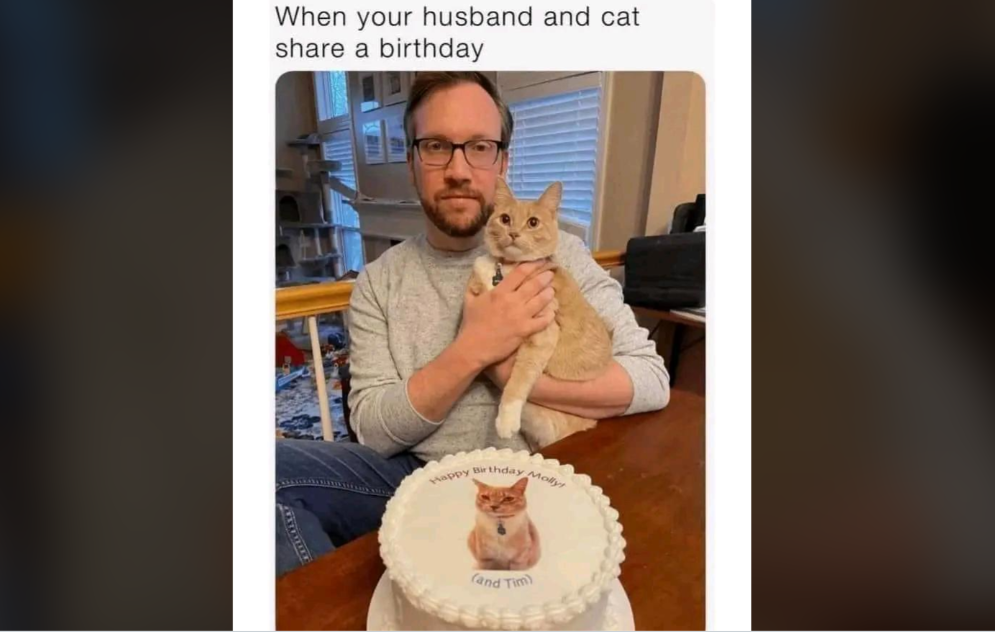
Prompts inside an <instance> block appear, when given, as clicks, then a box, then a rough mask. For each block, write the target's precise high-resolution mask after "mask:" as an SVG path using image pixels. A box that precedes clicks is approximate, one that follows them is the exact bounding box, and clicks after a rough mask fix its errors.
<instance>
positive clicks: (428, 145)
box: [412, 138, 505, 169]
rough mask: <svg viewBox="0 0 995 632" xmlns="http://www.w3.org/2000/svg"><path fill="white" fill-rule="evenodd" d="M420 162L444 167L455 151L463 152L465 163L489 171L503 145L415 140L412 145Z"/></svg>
mask: <svg viewBox="0 0 995 632" xmlns="http://www.w3.org/2000/svg"><path fill="white" fill-rule="evenodd" d="M412 144H413V145H414V146H415V149H417V150H418V156H419V157H420V158H421V161H422V162H423V163H425V164H426V165H429V166H430V167H446V166H448V165H449V163H450V162H451V161H452V159H453V153H454V152H455V151H456V150H457V149H462V150H463V157H464V158H466V162H467V163H468V164H469V165H470V166H471V167H474V168H476V169H489V168H491V167H493V166H494V165H495V164H496V163H497V159H498V156H499V155H500V154H501V150H502V149H504V148H505V144H504V143H503V142H502V141H499V140H487V139H477V140H468V141H466V142H465V143H453V142H451V141H448V140H446V139H444V138H416V139H415V141H414V143H412Z"/></svg>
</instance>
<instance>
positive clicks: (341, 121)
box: [311, 71, 366, 267]
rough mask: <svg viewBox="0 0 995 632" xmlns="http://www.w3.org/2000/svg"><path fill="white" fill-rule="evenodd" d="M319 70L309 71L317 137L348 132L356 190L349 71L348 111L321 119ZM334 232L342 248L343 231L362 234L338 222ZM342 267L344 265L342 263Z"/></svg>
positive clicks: (362, 246)
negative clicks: (312, 90) (312, 88)
mask: <svg viewBox="0 0 995 632" xmlns="http://www.w3.org/2000/svg"><path fill="white" fill-rule="evenodd" d="M319 72H320V71H313V72H312V73H311V80H312V83H313V86H314V117H315V120H316V121H317V127H318V137H319V138H320V140H321V142H322V143H325V141H327V140H329V139H330V138H331V136H332V134H337V133H341V132H346V133H348V134H349V137H350V142H351V144H352V164H353V174H352V175H353V180H354V181H355V183H356V187H357V190H358V187H359V170H358V169H357V168H356V162H357V161H358V160H359V156H358V155H357V149H356V143H355V134H353V133H352V103H351V101H350V95H349V75H350V73H349V72H348V71H347V72H346V84H345V85H346V102H348V103H349V112H348V113H347V114H342V115H340V116H334V117H332V118H328V119H324V120H321V119H319V118H318V117H319V116H320V113H319V112H318V94H319V90H322V86H321V85H320V82H319V79H318V73H319ZM335 232H336V233H337V234H338V238H337V241H338V243H339V244H341V245H342V247H343V250H344V249H345V235H344V234H343V233H345V232H356V233H360V235H362V231H361V229H360V228H354V227H352V226H342V225H340V224H336V226H335ZM359 245H360V258H361V259H362V261H363V263H364V265H365V262H366V244H365V243H364V241H363V240H362V239H360V242H359ZM341 254H342V261H343V264H344V262H345V252H342V253H341ZM343 267H344V265H343Z"/></svg>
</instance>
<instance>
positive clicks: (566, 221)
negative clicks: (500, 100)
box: [505, 73, 602, 243]
mask: <svg viewBox="0 0 995 632" xmlns="http://www.w3.org/2000/svg"><path fill="white" fill-rule="evenodd" d="M509 74H513V75H515V77H514V80H515V82H516V83H521V81H522V77H521V75H525V73H509ZM511 80H512V78H511V77H508V78H507V79H506V81H511ZM505 96H506V97H507V99H508V102H509V107H510V108H511V112H512V115H513V116H514V118H515V133H514V135H513V136H512V141H511V147H510V156H511V166H510V168H509V170H508V184H509V185H510V186H511V188H512V190H513V191H514V192H515V195H516V196H520V197H523V198H526V199H536V198H538V197H539V196H540V195H541V194H542V192H543V191H544V190H545V189H546V187H547V186H549V184H550V183H552V182H554V181H557V180H558V181H560V182H562V183H563V200H562V202H561V204H560V222H561V225H562V226H563V228H565V229H567V230H570V232H574V233H576V234H580V235H581V236H582V237H583V238H584V240H585V241H586V242H588V243H589V241H590V235H591V226H592V222H593V219H594V213H595V208H594V206H595V204H594V200H595V198H596V195H595V189H596V182H597V173H598V151H599V146H600V142H599V133H600V131H601V130H600V121H601V96H602V90H601V85H600V77H599V75H598V73H590V74H588V75H581V76H573V77H568V78H565V79H554V80H551V81H543V82H541V83H539V84H537V85H526V86H523V87H520V88H516V89H513V90H510V91H508V92H507V93H506V95H505ZM571 229H573V230H571Z"/></svg>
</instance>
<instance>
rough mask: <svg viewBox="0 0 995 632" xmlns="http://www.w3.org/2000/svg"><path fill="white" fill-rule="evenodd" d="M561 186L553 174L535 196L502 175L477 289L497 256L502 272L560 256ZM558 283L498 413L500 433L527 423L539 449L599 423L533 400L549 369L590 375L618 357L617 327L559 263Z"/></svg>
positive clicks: (578, 377) (483, 287)
mask: <svg viewBox="0 0 995 632" xmlns="http://www.w3.org/2000/svg"><path fill="white" fill-rule="evenodd" d="M562 194H563V186H562V185H561V184H560V183H559V182H554V183H553V184H551V185H549V187H548V188H547V189H546V191H545V192H543V194H542V196H540V198H539V199H538V200H536V201H534V202H533V201H527V200H516V199H515V196H514V195H513V194H512V192H511V189H509V188H508V185H507V184H505V182H504V181H503V180H501V179H500V178H499V179H498V181H497V191H496V194H495V198H494V212H493V213H492V214H491V217H490V219H489V220H488V222H487V227H486V229H485V233H484V242H485V243H486V244H487V250H488V252H490V255H489V256H483V257H478V258H477V260H476V261H475V262H474V267H473V273H472V274H471V275H470V291H471V292H473V293H474V294H480V293H481V292H484V291H490V290H491V289H493V283H492V279H493V278H494V276H495V273H496V271H497V269H498V264H500V270H501V275H502V276H507V274H508V273H509V272H511V270H513V269H514V267H515V265H516V264H517V263H518V262H523V261H535V260H538V259H545V258H550V260H551V261H552V262H553V263H554V264H555V260H553V255H554V254H555V253H556V245H557V242H558V241H559V234H560V233H559V224H558V223H557V219H556V215H557V209H558V208H559V205H560V198H561V196H562ZM553 289H554V290H555V291H556V298H555V299H553V302H552V303H550V308H551V309H553V310H555V311H556V319H555V320H554V321H553V323H551V324H550V325H549V327H547V328H546V329H544V330H543V331H540V332H539V333H537V334H534V335H533V336H531V337H530V338H528V339H527V340H526V341H525V342H524V343H522V346H521V347H520V348H519V349H518V352H517V356H516V359H515V364H514V367H513V369H512V372H511V377H510V378H509V380H508V383H507V384H506V385H505V387H504V393H502V395H501V404H500V406H499V408H498V417H497V420H496V426H497V433H498V435H499V436H501V437H503V438H508V437H511V436H512V435H513V434H514V433H516V432H518V431H519V429H521V431H522V435H523V436H524V437H525V439H526V441H528V443H529V445H530V447H532V449H533V450H538V449H540V448H542V447H544V446H546V445H549V444H550V443H553V442H554V441H557V440H559V439H562V438H563V437H566V436H567V435H571V434H573V433H575V432H579V431H581V430H587V429H589V428H593V427H594V425H595V423H596V422H595V421H594V420H593V419H585V418H583V417H578V416H576V415H570V414H568V413H564V412H560V411H557V410H553V409H551V408H545V407H543V406H539V405H537V404H532V403H529V402H528V401H527V400H528V396H529V393H531V392H532V387H533V386H534V385H535V383H536V381H537V380H538V379H539V377H540V375H541V374H542V373H543V372H545V373H547V374H549V375H550V376H552V377H554V378H557V379H560V380H573V381H584V380H590V379H593V378H595V377H597V376H598V375H600V374H601V373H603V372H604V371H605V370H607V368H608V365H609V363H610V362H611V361H612V342H611V333H610V332H609V331H608V328H607V326H606V325H605V323H604V321H603V320H601V318H600V317H599V316H598V313H597V312H596V311H594V308H593V307H591V305H590V303H588V302H587V300H586V299H585V298H584V295H583V293H581V291H580V288H579V287H578V286H577V283H576V281H574V279H573V277H571V276H570V273H569V272H567V271H566V270H564V269H563V268H559V267H557V268H556V269H555V271H554V277H553Z"/></svg>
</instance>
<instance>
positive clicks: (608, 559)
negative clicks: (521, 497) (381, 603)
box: [378, 448, 625, 630]
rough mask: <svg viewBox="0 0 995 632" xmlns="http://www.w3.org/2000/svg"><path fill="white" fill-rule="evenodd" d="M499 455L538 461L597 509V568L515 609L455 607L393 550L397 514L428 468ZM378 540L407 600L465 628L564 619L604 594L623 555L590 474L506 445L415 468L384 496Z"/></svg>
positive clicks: (614, 519) (617, 527)
mask: <svg viewBox="0 0 995 632" xmlns="http://www.w3.org/2000/svg"><path fill="white" fill-rule="evenodd" d="M499 459H500V460H505V461H507V460H511V461H518V462H520V463H522V464H528V465H532V466H540V465H541V466H543V467H546V468H550V469H553V470H555V471H556V472H557V473H558V474H559V475H560V476H562V477H563V478H564V479H568V480H570V481H571V482H572V483H573V484H575V485H577V486H578V487H580V488H581V489H582V490H583V491H584V492H585V493H586V494H587V495H588V496H589V497H590V498H591V500H592V501H593V502H594V504H595V506H596V507H597V508H598V509H599V511H600V512H601V516H602V519H603V520H604V523H605V530H606V532H607V534H608V544H607V546H606V547H605V551H604V557H603V558H602V560H601V562H600V564H599V566H598V570H597V571H596V572H595V573H594V575H593V577H592V579H591V580H590V581H589V582H587V583H586V584H584V585H583V586H581V587H580V588H578V589H577V590H574V591H572V592H570V593H568V594H567V595H565V596H564V597H562V598H560V599H555V600H551V601H547V602H545V603H542V604H526V605H524V606H523V607H521V608H518V609H511V608H500V609H499V608H494V607H488V606H473V607H471V606H461V605H459V604H456V603H453V601H452V600H448V599H442V598H439V597H437V596H435V595H430V594H428V592H429V587H428V586H427V585H426V584H427V581H425V580H421V579H419V577H418V576H417V574H416V572H415V571H414V569H413V568H412V567H411V564H410V562H408V560H405V559H404V557H403V555H402V554H401V553H400V551H398V550H397V545H396V540H397V532H398V530H399V529H400V528H401V525H399V524H398V522H399V517H400V516H401V515H403V510H404V505H403V503H404V502H405V499H406V497H407V493H406V490H408V489H410V488H413V487H414V486H415V485H417V484H418V482H420V481H421V480H423V479H424V478H425V477H427V476H430V475H431V474H432V472H434V471H436V470H438V469H440V468H446V467H449V466H451V465H453V463H454V462H455V461H462V462H464V463H473V462H485V461H494V460H499ZM378 540H379V542H380V557H381V559H382V560H383V563H384V566H386V568H387V573H388V576H389V577H390V579H391V581H393V582H394V583H395V584H396V585H397V586H398V587H399V588H400V589H401V591H402V592H403V593H404V596H405V597H406V598H407V599H408V601H410V602H411V603H412V604H413V605H414V606H416V607H418V608H420V609H421V610H423V611H425V612H426V613H428V614H430V615H432V616H435V617H438V618H440V619H442V620H443V621H446V622H447V623H460V624H462V625H465V626H467V627H471V628H489V629H506V630H517V629H537V628H541V627H545V626H547V625H556V624H561V623H566V622H567V621H570V620H572V619H573V618H575V617H577V616H579V615H581V614H583V613H584V612H585V611H586V610H587V609H588V608H589V607H590V606H591V605H592V604H594V603H597V601H598V600H599V599H601V598H602V596H603V595H604V594H605V593H608V592H610V591H611V587H612V581H613V580H614V579H615V578H616V577H618V576H619V575H620V574H621V564H622V561H623V560H625V553H624V549H625V539H624V538H623V537H622V524H621V523H620V522H619V521H618V511H617V510H615V509H614V508H613V507H612V506H611V505H610V503H609V498H608V496H606V495H605V494H604V492H603V491H602V489H601V488H600V487H598V486H597V485H593V484H592V483H591V477H590V476H588V475H586V474H577V473H575V472H574V468H573V466H571V465H567V464H561V463H560V462H559V461H557V460H556V459H547V458H545V457H543V456H542V455H541V454H529V453H528V452H527V451H526V450H520V451H517V452H516V451H514V450H511V449H508V448H505V449H502V450H498V449H496V448H487V449H484V450H474V451H472V452H458V453H456V454H451V455H447V456H445V457H443V458H442V459H441V460H439V461H430V462H429V463H427V464H425V466H424V467H422V468H419V469H418V470H415V471H414V472H413V473H411V474H410V475H409V476H408V477H407V478H405V479H404V480H403V481H402V482H401V485H400V486H399V487H398V488H397V491H396V492H395V494H394V496H393V497H392V498H391V499H390V500H389V501H388V503H387V509H386V511H385V512H384V516H383V520H382V523H381V526H380V533H379V535H378Z"/></svg>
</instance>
